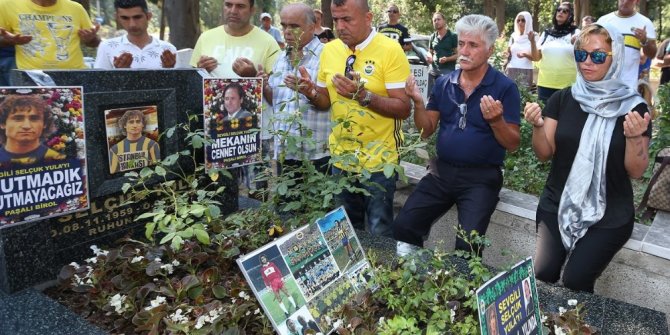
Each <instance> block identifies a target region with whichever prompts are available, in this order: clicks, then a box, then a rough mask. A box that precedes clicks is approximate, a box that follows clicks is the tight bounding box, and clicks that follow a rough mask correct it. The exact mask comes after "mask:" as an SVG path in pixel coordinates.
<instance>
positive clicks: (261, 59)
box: [191, 26, 281, 78]
mask: <svg viewBox="0 0 670 335" xmlns="http://www.w3.org/2000/svg"><path fill="white" fill-rule="evenodd" d="M280 51H281V49H279V45H278V44H277V41H275V39H274V38H273V37H272V36H271V35H270V34H268V33H266V32H264V31H262V30H260V28H258V27H254V28H253V29H252V30H251V31H250V32H249V33H248V34H246V35H244V36H230V35H228V33H226V30H225V29H224V27H223V26H219V27H216V28H214V29H211V30H208V31H206V32H204V33H202V35H200V38H198V42H196V44H195V48H193V54H192V56H191V65H192V66H193V67H197V66H198V60H199V59H200V56H209V57H214V58H216V60H218V61H219V65H218V66H217V67H216V69H214V71H212V72H211V74H212V76H214V77H220V78H238V77H239V76H238V75H237V74H236V73H235V72H233V62H234V61H235V59H237V58H238V57H245V58H248V59H249V60H251V61H252V62H253V63H254V64H255V65H256V66H258V64H261V65H263V69H265V71H270V70H272V67H273V66H274V65H275V62H276V61H277V57H279V52H280Z"/></svg>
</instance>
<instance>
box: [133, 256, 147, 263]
mask: <svg viewBox="0 0 670 335" xmlns="http://www.w3.org/2000/svg"><path fill="white" fill-rule="evenodd" d="M143 259H144V256H135V257H133V259H131V260H130V264H134V263H137V262H139V261H141V260H143Z"/></svg>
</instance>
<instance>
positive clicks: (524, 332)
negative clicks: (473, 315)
mask: <svg viewBox="0 0 670 335" xmlns="http://www.w3.org/2000/svg"><path fill="white" fill-rule="evenodd" d="M477 301H478V302H479V323H480V326H481V334H482V335H507V334H514V335H537V334H542V325H541V322H540V308H539V307H540V305H539V298H538V295H537V287H536V285H535V273H534V272H533V260H532V258H530V257H528V258H526V259H525V260H524V261H521V262H519V263H517V264H516V265H515V266H514V267H512V269H511V270H509V271H506V272H502V273H500V274H498V275H497V276H495V277H494V278H493V279H491V280H489V281H488V282H486V283H485V284H484V285H482V286H481V287H480V288H479V289H478V290H477Z"/></svg>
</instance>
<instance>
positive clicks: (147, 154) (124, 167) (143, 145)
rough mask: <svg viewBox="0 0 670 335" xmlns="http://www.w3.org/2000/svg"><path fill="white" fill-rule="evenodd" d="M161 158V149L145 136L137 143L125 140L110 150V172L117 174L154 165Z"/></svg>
mask: <svg viewBox="0 0 670 335" xmlns="http://www.w3.org/2000/svg"><path fill="white" fill-rule="evenodd" d="M159 158H160V147H159V146H158V143H156V142H155V141H154V140H152V139H150V138H147V137H145V136H142V137H140V138H139V139H138V140H136V141H130V140H128V139H124V140H123V141H121V142H119V143H117V144H115V145H113V146H112V148H111V149H109V172H110V173H117V172H122V171H128V170H133V169H138V168H143V167H145V166H148V165H150V164H153V163H154V162H156V160H158V159H159Z"/></svg>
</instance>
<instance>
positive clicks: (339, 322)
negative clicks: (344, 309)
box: [333, 319, 344, 328]
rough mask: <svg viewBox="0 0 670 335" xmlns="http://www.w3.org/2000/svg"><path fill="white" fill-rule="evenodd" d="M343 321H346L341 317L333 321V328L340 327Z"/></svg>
mask: <svg viewBox="0 0 670 335" xmlns="http://www.w3.org/2000/svg"><path fill="white" fill-rule="evenodd" d="M343 323H344V322H343V321H342V320H341V319H337V321H335V322H334V323H333V328H340V327H341V326H342V324H343Z"/></svg>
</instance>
